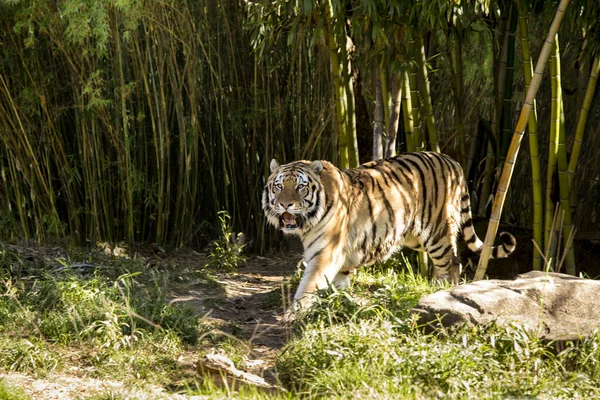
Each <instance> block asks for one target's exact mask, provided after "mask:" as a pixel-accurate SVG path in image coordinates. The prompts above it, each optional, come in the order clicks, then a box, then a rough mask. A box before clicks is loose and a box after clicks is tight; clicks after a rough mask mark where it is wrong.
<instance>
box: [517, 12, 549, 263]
mask: <svg viewBox="0 0 600 400" xmlns="http://www.w3.org/2000/svg"><path fill="white" fill-rule="evenodd" d="M523 4H525V3H524V2H520V3H519V8H518V10H519V31H520V33H521V52H522V54H523V72H524V80H525V93H527V90H528V89H529V85H530V84H531V79H532V77H533V63H532V62H531V51H530V48H529V33H528V29H527V16H528V13H527V11H526V10H525V9H523V8H522V5H523ZM527 130H528V133H529V155H530V160H531V181H532V184H533V185H532V197H533V222H532V225H533V240H534V242H535V243H536V244H537V248H540V249H541V248H542V245H543V244H542V241H543V229H542V221H543V217H544V215H543V214H544V205H543V202H542V198H543V195H542V178H541V176H542V172H541V170H542V169H541V163H540V152H539V145H538V119H537V105H536V101H535V100H534V101H533V104H532V110H531V113H530V114H529V121H528V124H527ZM533 247H534V248H533V269H534V270H536V271H539V270H541V269H542V254H540V252H539V251H538V250H537V248H536V246H535V245H534V246H533Z"/></svg>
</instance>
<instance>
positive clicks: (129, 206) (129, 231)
mask: <svg viewBox="0 0 600 400" xmlns="http://www.w3.org/2000/svg"><path fill="white" fill-rule="evenodd" d="M119 28H120V27H119V22H118V20H117V13H115V27H114V37H115V45H116V49H115V51H116V53H117V64H118V66H117V69H118V74H119V97H120V99H119V100H120V108H121V119H122V126H121V127H122V133H123V153H124V154H123V160H124V165H123V166H122V168H124V171H122V173H123V175H124V177H125V182H124V183H125V188H124V189H125V204H124V207H125V212H126V215H127V222H126V223H125V232H126V233H125V235H126V238H127V241H128V242H129V243H133V242H134V240H135V223H134V220H133V211H134V210H135V205H134V203H133V182H132V179H133V174H134V171H133V166H132V163H131V138H130V134H129V120H128V117H127V114H128V113H127V105H126V87H125V76H124V71H123V70H124V65H123V64H124V63H123V52H122V50H121V35H120V32H119Z"/></svg>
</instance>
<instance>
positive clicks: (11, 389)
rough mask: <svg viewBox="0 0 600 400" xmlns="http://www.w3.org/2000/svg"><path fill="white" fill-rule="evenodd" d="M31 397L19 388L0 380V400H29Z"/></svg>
mask: <svg viewBox="0 0 600 400" xmlns="http://www.w3.org/2000/svg"><path fill="white" fill-rule="evenodd" d="M30 399H31V397H30V396H29V395H27V393H25V391H24V390H23V389H21V388H20V387H16V386H13V385H10V384H8V383H7V382H6V381H5V380H4V379H0V400H30Z"/></svg>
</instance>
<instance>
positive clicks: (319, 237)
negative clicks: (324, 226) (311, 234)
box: [304, 232, 325, 251]
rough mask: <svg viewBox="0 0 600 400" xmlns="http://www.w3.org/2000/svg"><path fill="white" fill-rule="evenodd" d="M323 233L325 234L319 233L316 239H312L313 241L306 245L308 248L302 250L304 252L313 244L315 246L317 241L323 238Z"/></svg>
mask: <svg viewBox="0 0 600 400" xmlns="http://www.w3.org/2000/svg"><path fill="white" fill-rule="evenodd" d="M324 233H325V232H321V233H320V234H319V235H318V236H317V237H316V238H314V239H313V241H312V242H310V243H309V244H308V246H306V248H305V249H304V250H305V251H306V250H308V249H310V248H311V246H312V245H313V244H315V243H316V241H317V240H319V239H321V238H322V237H323V234H324Z"/></svg>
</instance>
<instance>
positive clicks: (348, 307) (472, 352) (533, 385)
mask: <svg viewBox="0 0 600 400" xmlns="http://www.w3.org/2000/svg"><path fill="white" fill-rule="evenodd" d="M435 290H437V289H436V288H435V287H433V286H432V285H430V284H429V283H428V282H427V281H425V280H423V279H421V278H420V277H419V276H415V275H414V274H411V273H398V272H395V271H394V270H392V269H390V270H387V271H386V270H379V271H370V272H365V271H363V272H360V273H359V274H358V276H357V277H356V279H355V282H354V287H353V289H352V290H351V291H349V292H348V291H333V293H329V295H328V296H326V297H322V298H320V299H319V301H318V304H317V305H316V306H315V307H314V308H313V309H312V310H310V311H309V312H308V314H307V315H305V316H304V317H303V318H302V322H299V323H297V324H296V327H295V328H296V331H297V332H296V337H295V339H294V340H293V341H291V342H290V343H289V344H288V345H287V347H286V348H285V349H284V350H283V351H282V352H281V354H280V356H279V358H278V361H277V365H276V368H277V371H278V373H279V377H280V379H281V381H282V383H283V384H284V385H285V386H287V387H288V388H290V389H292V390H293V391H294V392H295V393H296V394H298V395H301V396H302V397H319V398H369V399H373V398H442V397H443V398H451V399H453V398H460V399H462V398H477V399H481V398H506V397H511V398H569V399H573V398H598V397H600V346H599V345H600V335H599V336H596V337H595V338H592V339H588V340H586V341H585V342H583V343H580V344H579V345H578V346H577V347H576V346H575V345H567V346H566V348H565V349H563V351H562V352H559V353H558V354H557V351H556V350H555V347H554V346H552V344H548V343H543V342H542V341H541V340H539V339H537V338H536V337H534V336H532V335H531V334H529V333H528V332H526V331H524V330H523V329H521V328H519V327H516V326H513V327H508V328H499V327H496V326H489V327H485V328H466V327H463V328H461V329H453V330H451V331H445V332H440V333H436V334H427V333H424V331H423V330H422V329H420V328H419V326H418V323H417V321H416V320H415V319H414V318H413V317H412V315H411V314H410V309H411V307H414V306H415V305H416V303H417V301H418V299H419V298H420V297H421V296H423V295H425V294H428V293H431V292H433V291H435Z"/></svg>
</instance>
